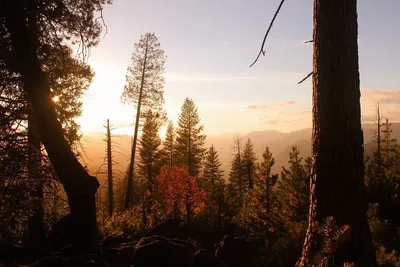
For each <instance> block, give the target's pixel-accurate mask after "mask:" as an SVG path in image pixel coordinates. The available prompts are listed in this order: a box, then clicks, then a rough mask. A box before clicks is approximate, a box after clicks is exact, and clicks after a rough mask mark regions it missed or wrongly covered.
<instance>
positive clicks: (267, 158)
mask: <svg viewBox="0 0 400 267" xmlns="http://www.w3.org/2000/svg"><path fill="white" fill-rule="evenodd" d="M274 165H275V159H274V158H273V157H272V153H271V151H270V150H269V148H268V147H266V148H265V151H264V153H263V154H262V161H261V163H260V164H259V167H258V179H256V187H255V190H256V192H255V195H256V197H257V198H258V199H259V201H260V203H262V204H263V205H261V206H262V207H263V209H264V212H265V215H266V216H270V215H271V202H272V197H271V194H272V188H273V187H274V185H275V184H276V182H277V180H278V175H277V174H272V173H271V171H272V167H273V166H274Z"/></svg>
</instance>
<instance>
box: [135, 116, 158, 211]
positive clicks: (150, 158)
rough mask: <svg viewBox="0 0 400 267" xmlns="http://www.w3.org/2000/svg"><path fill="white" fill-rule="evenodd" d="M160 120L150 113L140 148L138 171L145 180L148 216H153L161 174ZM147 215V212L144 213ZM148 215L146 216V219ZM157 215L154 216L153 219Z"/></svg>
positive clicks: (145, 123) (144, 126) (144, 127)
mask: <svg viewBox="0 0 400 267" xmlns="http://www.w3.org/2000/svg"><path fill="white" fill-rule="evenodd" d="M159 129H160V118H159V117H158V114H157V113H153V112H152V111H150V110H149V111H148V112H147V114H146V120H145V122H144V125H143V131H142V137H141V139H140V148H139V156H140V160H139V168H138V171H139V173H140V175H141V177H142V178H143V179H144V183H145V185H146V186H145V188H146V190H145V191H146V194H145V199H143V200H144V201H145V202H146V204H147V205H146V210H147V213H148V214H152V206H153V205H154V200H153V198H154V196H153V195H154V187H155V182H156V177H157V176H158V175H159V173H160V156H161V154H160V151H159V147H160V145H161V139H160V136H159ZM143 213H144V214H145V213H146V211H143ZM145 217H146V215H144V218H145ZM154 217H155V213H154V214H153V218H154Z"/></svg>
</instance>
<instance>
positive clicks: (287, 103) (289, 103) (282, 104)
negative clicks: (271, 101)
mask: <svg viewBox="0 0 400 267" xmlns="http://www.w3.org/2000/svg"><path fill="white" fill-rule="evenodd" d="M279 105H280V106H281V107H285V106H294V105H296V101H284V102H282V103H280V104H279Z"/></svg>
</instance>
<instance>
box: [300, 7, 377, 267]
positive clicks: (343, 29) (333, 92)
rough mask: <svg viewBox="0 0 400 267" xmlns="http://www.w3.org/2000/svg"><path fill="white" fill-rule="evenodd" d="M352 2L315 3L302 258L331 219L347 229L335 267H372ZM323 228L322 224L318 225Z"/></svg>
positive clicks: (310, 251) (313, 249)
mask: <svg viewBox="0 0 400 267" xmlns="http://www.w3.org/2000/svg"><path fill="white" fill-rule="evenodd" d="M356 3H357V1H356V0H334V1H332V0H315V2H314V60H313V62H314V63H313V65H314V69H313V72H314V75H313V136H312V138H313V147H312V149H313V167H312V178H311V185H310V186H311V187H310V190H311V197H310V202H311V203H310V215H309V227H308V230H307V236H306V240H305V243H304V247H303V253H302V257H301V259H300V260H299V262H298V264H297V266H306V264H307V262H308V261H309V260H310V259H312V258H313V256H315V253H317V252H318V251H317V250H318V249H319V248H318V247H317V243H318V233H317V231H316V230H317V229H316V228H317V224H316V223H315V222H316V221H317V222H322V221H323V219H324V218H326V217H328V216H333V217H334V218H335V219H336V221H337V224H338V225H343V224H347V225H349V226H350V227H351V236H350V239H349V241H348V242H347V243H345V244H342V245H340V246H339V249H338V250H337V251H336V253H335V255H334V257H335V266H342V264H343V262H353V263H355V264H356V266H376V259H375V250H374V247H373V245H372V240H371V233H370V229H369V226H368V222H367V216H366V209H367V205H366V198H365V193H364V182H363V179H364V168H363V133H362V129H361V119H360V118H361V112H360V82H359V72H358V46H357V34H358V29H357V27H358V26H357V10H356ZM320 224H321V223H320Z"/></svg>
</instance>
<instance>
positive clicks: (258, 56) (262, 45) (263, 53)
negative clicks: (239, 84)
mask: <svg viewBox="0 0 400 267" xmlns="http://www.w3.org/2000/svg"><path fill="white" fill-rule="evenodd" d="M284 2H285V0H282V1H281V3H280V4H279V6H278V9H277V10H276V12H275V15H274V17H273V18H272V20H271V23H270V24H269V27H268V30H267V32H266V33H265V36H264V40H263V42H262V44H261V49H260V52H259V53H258V55H257V58H256V60H254V62H253V63H252V64H251V65H250V67H249V68H251V67H252V66H253V65H254V64H256V62H257V60H258V59H259V58H260V56H261V54H262V55H263V56H265V52H266V51H264V46H265V41H266V40H267V37H268V34H269V32H270V30H271V28H272V25H273V24H274V21H275V19H276V16H278V13H279V11H280V10H281V7H282V5H283V3H284Z"/></svg>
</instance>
